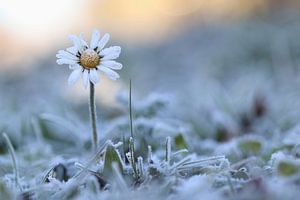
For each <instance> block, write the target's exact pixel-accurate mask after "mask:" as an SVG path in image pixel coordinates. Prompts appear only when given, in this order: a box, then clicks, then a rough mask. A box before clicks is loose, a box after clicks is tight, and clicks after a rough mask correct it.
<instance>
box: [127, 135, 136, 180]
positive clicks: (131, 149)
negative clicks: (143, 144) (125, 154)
mask: <svg viewBox="0 0 300 200" xmlns="http://www.w3.org/2000/svg"><path fill="white" fill-rule="evenodd" d="M129 151H130V160H129V161H130V164H131V166H132V169H133V173H134V177H135V178H138V173H137V170H136V164H135V160H134V140H133V138H132V137H130V138H129Z"/></svg>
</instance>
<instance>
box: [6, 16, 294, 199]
mask: <svg viewBox="0 0 300 200" xmlns="http://www.w3.org/2000/svg"><path fill="white" fill-rule="evenodd" d="M299 35H300V23H299V17H294V18H292V19H290V21H288V22H285V21H280V20H279V21H276V22H270V21H268V20H267V19H266V20H265V21H263V20H255V19H254V20H252V21H244V22H242V23H239V24H223V25H220V24H216V25H209V26H208V25H207V26H205V27H203V26H202V27H201V28H199V27H191V28H189V29H188V30H186V31H185V33H182V34H181V35H178V36H177V37H176V38H171V39H170V40H168V41H166V42H165V43H163V44H157V45H156V46H155V47H136V48H135V47H131V48H127V49H126V48H124V49H123V53H122V56H121V61H122V63H123V65H124V69H123V71H122V72H121V77H122V79H121V80H120V81H121V82H122V83H123V85H124V86H125V87H124V89H123V90H121V91H120V92H119V94H118V95H117V96H116V99H117V101H118V106H117V107H112V108H110V107H107V106H105V105H101V104H98V107H97V109H98V111H99V112H98V117H99V118H98V123H99V124H98V131H99V136H100V145H99V146H98V149H97V152H95V153H93V150H92V143H91V136H90V134H91V133H90V126H89V125H90V123H89V120H88V119H89V117H88V104H87V102H81V103H74V102H73V101H72V99H66V98H63V95H62V94H63V93H64V92H65V90H67V89H68V88H67V87H63V88H62V87H61V85H62V84H66V74H67V73H62V69H61V68H60V67H59V66H57V65H56V64H55V58H54V54H53V55H50V56H49V58H47V59H45V60H44V61H39V63H37V64H36V66H35V67H34V70H32V71H30V73H25V74H20V75H18V76H17V77H16V76H15V75H14V76H12V75H10V74H9V73H6V74H4V73H2V74H1V75H0V76H1V78H0V95H1V98H0V110H1V112H0V132H1V136H0V199H1V200H2V199H3V200H6V199H7V200H8V199H24V200H25V199H26V200H27V199H110V200H111V199H148V200H150V199H205V200H209V199H278V200H279V199H297V197H298V196H299V195H300V192H299V185H300V160H299V158H300V146H299V144H300V76H299V64H300V60H299V59H300V39H299V38H300V37H299ZM66 71H67V70H65V72H66ZM130 78H131V79H132V89H133V93H132V98H133V101H132V114H133V116H132V117H133V120H132V124H133V126H132V127H131V126H130V124H131V123H130V117H129V116H130V112H129V111H130V109H129V91H128V90H129V79H130ZM98 87H101V83H100V84H99V85H98ZM131 128H132V130H131ZM2 133H6V134H2Z"/></svg>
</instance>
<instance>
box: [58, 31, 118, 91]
mask: <svg viewBox="0 0 300 200" xmlns="http://www.w3.org/2000/svg"><path fill="white" fill-rule="evenodd" d="M69 39H70V40H71V41H72V42H73V43H74V46H72V47H69V48H67V49H66V50H60V51H58V53H57V54H56V57H57V58H58V59H57V64H59V65H65V64H66V65H69V68H70V69H72V70H73V72H72V73H71V74H70V76H69V79H68V83H69V84H70V85H72V84H74V83H75V82H76V81H77V80H78V79H79V78H80V77H82V79H83V85H84V87H85V88H86V87H87V86H88V85H89V83H90V82H91V83H93V84H96V83H98V82H99V74H98V72H101V73H104V74H105V75H107V76H108V77H109V78H110V79H112V80H116V79H117V78H119V77H120V76H119V74H118V73H116V72H115V71H114V70H120V69H122V64H121V63H118V62H116V61H114V59H116V58H118V57H119V55H120V53H121V47H119V46H111V47H108V48H104V46H105V45H106V44H107V42H108V40H109V34H108V33H106V34H104V35H103V37H102V38H101V37H100V33H99V31H98V30H94V31H93V34H92V38H91V42H90V45H88V44H87V42H86V41H85V40H84V39H83V35H82V34H81V35H80V36H79V37H78V36H76V35H70V36H69Z"/></svg>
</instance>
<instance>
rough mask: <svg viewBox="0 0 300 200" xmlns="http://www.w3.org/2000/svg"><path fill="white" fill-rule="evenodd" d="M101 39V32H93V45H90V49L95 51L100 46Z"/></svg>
mask: <svg viewBox="0 0 300 200" xmlns="http://www.w3.org/2000/svg"><path fill="white" fill-rule="evenodd" d="M99 39H100V32H99V31H98V30H94V31H93V35H92V39H91V43H90V48H91V49H95V48H96V47H97V46H98V43H99Z"/></svg>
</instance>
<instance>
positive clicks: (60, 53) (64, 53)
mask: <svg viewBox="0 0 300 200" xmlns="http://www.w3.org/2000/svg"><path fill="white" fill-rule="evenodd" d="M56 57H57V58H67V59H71V60H76V61H77V60H79V58H78V57H76V56H75V55H73V54H71V53H70V52H67V51H64V50H59V51H58V53H57V54H56Z"/></svg>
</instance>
